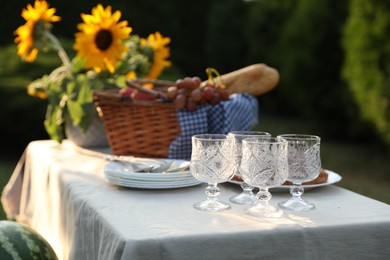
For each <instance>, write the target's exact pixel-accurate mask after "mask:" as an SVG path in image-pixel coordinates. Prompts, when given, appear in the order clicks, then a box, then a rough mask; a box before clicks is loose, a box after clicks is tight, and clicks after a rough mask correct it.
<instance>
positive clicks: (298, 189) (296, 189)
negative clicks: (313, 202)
mask: <svg viewBox="0 0 390 260" xmlns="http://www.w3.org/2000/svg"><path fill="white" fill-rule="evenodd" d="M303 192H304V189H303V187H302V184H301V183H294V186H292V187H291V188H290V194H291V195H292V196H293V199H295V200H300V199H301V196H302V194H303Z"/></svg>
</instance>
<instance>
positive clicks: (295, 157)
mask: <svg viewBox="0 0 390 260" xmlns="http://www.w3.org/2000/svg"><path fill="white" fill-rule="evenodd" d="M288 151H289V152H288V162H289V170H290V176H289V180H291V181H293V182H294V181H296V182H304V181H307V180H312V179H315V178H316V177H317V176H318V174H319V172H320V169H321V160H320V145H319V144H318V143H316V144H314V145H311V146H310V145H307V143H306V142H299V141H296V142H295V143H290V144H289V150H288Z"/></svg>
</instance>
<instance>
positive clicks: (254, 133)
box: [228, 131, 271, 136]
mask: <svg viewBox="0 0 390 260" xmlns="http://www.w3.org/2000/svg"><path fill="white" fill-rule="evenodd" d="M228 135H240V136H271V134H270V133H268V132H265V131H230V132H229V133H228Z"/></svg>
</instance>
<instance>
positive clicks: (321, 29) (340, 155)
mask: <svg viewBox="0 0 390 260" xmlns="http://www.w3.org/2000/svg"><path fill="white" fill-rule="evenodd" d="M28 3H30V4H33V1H25V0H23V1H10V0H4V1H2V3H1V4H0V6H1V10H2V14H3V15H2V18H1V21H2V22H1V23H0V32H1V35H2V37H1V38H0V45H1V49H0V111H1V112H0V122H1V127H0V135H1V136H2V140H3V143H2V145H1V153H0V178H1V179H0V188H1V189H2V187H3V186H4V185H5V183H6V182H7V181H8V178H9V176H10V175H11V173H12V170H13V168H14V167H15V165H16V162H17V160H18V159H19V157H20V155H21V154H22V152H23V150H24V148H25V147H26V145H27V144H28V143H29V142H30V141H32V140H38V139H47V138H48V136H47V134H46V133H45V131H44V128H43V120H44V117H45V110H46V105H47V103H46V101H45V100H39V99H36V98H33V97H30V96H28V95H27V93H26V86H27V85H28V84H29V83H30V82H31V81H32V80H34V79H36V78H39V77H41V76H42V75H43V74H48V73H50V72H51V70H52V69H54V68H56V67H57V66H58V65H59V64H60V60H59V59H58V57H57V56H56V53H54V52H48V53H45V54H44V53H40V54H39V56H38V59H37V61H36V62H34V63H33V64H27V63H23V62H22V61H21V60H20V58H19V57H18V56H17V55H16V45H15V44H14V43H13V41H14V35H13V32H14V31H15V30H16V28H17V27H18V26H20V25H22V24H23V23H24V21H23V19H22V18H21V16H20V14H21V10H22V9H23V8H25V7H26V5H27V4H28ZM98 3H102V4H103V6H107V5H111V6H112V8H113V10H114V11H115V10H120V11H121V12H122V19H124V20H127V21H128V22H129V26H130V27H132V28H133V32H132V33H134V34H138V35H140V36H142V37H146V36H147V35H149V34H150V33H152V32H156V31H159V32H161V33H162V35H163V36H165V37H170V38H171V44H170V48H171V61H172V63H173V66H172V67H171V68H169V69H168V70H167V71H166V73H165V74H164V75H163V78H166V79H172V80H175V79H177V78H181V77H184V76H200V77H201V78H202V79H206V74H205V69H206V67H214V68H216V69H217V70H218V71H219V72H220V73H221V74H225V73H228V72H231V71H233V70H236V69H239V68H242V67H245V66H248V65H250V64H253V63H266V64H267V65H269V66H271V67H274V68H276V69H277V70H278V71H279V73H280V76H281V80H280V83H279V85H278V86H277V88H276V89H275V90H273V91H272V92H270V93H267V94H265V95H263V96H260V97H259V98H258V99H259V104H260V119H259V122H260V123H259V126H258V127H259V128H260V129H261V130H266V131H270V132H271V133H272V134H274V135H276V134H279V133H286V132H301V133H303V132H305V133H313V134H317V135H320V136H321V137H322V162H323V165H324V167H325V168H328V169H332V170H334V171H336V172H338V173H340V174H341V175H342V176H343V181H342V182H341V183H340V186H344V187H347V188H349V189H351V190H354V191H357V192H359V193H362V194H364V195H367V196H370V197H373V198H376V199H379V200H382V201H384V202H387V203H390V195H388V192H386V191H388V189H389V187H390V162H389V160H388V159H389V155H390V103H389V102H390V38H389V35H390V2H389V1H387V0H373V1H366V0H345V1H339V0H317V1H312V0H284V1H280V0H257V1H256V0H246V1H243V0H199V1H191V2H188V1H182V0H164V1H159V2H156V1H152V0H128V1H121V0H111V1H105V0H102V1H95V0H93V1H74V0H67V1H60V0H52V1H49V4H50V6H51V7H54V8H56V9H57V12H56V14H57V15H59V16H61V17H62V20H61V21H60V22H58V23H54V25H53V33H54V34H55V35H57V36H60V37H61V40H62V42H63V43H64V45H65V46H66V48H67V50H68V51H69V52H71V51H72V44H73V40H74V34H75V32H76V31H77V27H76V25H77V24H78V23H80V22H81V18H80V13H90V12H91V9H92V7H94V6H96V5H97V4H98ZM1 218H4V215H2V212H1V210H0V219H1Z"/></svg>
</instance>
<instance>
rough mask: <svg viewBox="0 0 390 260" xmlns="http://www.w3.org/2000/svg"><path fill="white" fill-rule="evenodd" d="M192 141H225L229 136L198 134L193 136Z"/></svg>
mask: <svg viewBox="0 0 390 260" xmlns="http://www.w3.org/2000/svg"><path fill="white" fill-rule="evenodd" d="M192 139H196V140H225V139H227V135H225V134H196V135H193V136H192Z"/></svg>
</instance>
